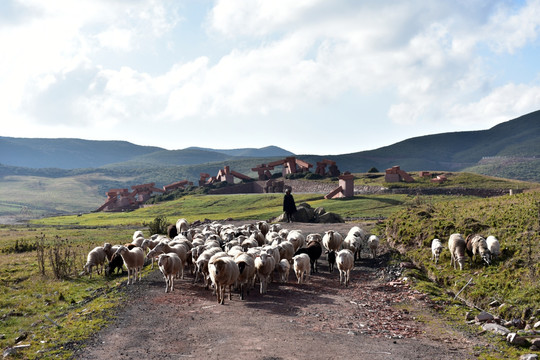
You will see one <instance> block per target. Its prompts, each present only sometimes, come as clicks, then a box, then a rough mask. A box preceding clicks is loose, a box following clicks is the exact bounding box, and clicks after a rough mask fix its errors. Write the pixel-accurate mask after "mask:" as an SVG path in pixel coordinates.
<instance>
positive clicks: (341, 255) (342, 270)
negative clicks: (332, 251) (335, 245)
mask: <svg viewBox="0 0 540 360" xmlns="http://www.w3.org/2000/svg"><path fill="white" fill-rule="evenodd" d="M336 264H337V268H338V270H339V284H340V285H341V284H344V285H345V286H349V279H350V276H351V270H352V269H353V268H354V254H353V252H352V251H351V250H349V249H343V250H340V251H339V252H338V253H337V254H336Z"/></svg>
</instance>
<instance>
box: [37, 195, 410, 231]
mask: <svg viewBox="0 0 540 360" xmlns="http://www.w3.org/2000/svg"><path fill="white" fill-rule="evenodd" d="M410 199H411V197H410V196H407V195H370V196H354V197H353V198H350V199H337V200H326V199H324V197H323V196H322V195H320V194H295V201H296V204H297V205H298V204H300V203H303V202H306V203H308V204H309V205H310V206H311V207H312V208H317V207H323V208H324V209H325V210H326V211H328V212H337V213H338V214H340V215H341V216H342V217H345V218H347V217H387V216H389V215H391V214H392V213H393V212H394V211H396V210H397V209H398V208H399V206H401V205H403V204H404V203H406V202H407V201H410ZM282 204H283V196H282V195H281V194H246V195H188V196H185V197H182V198H180V199H178V200H173V201H168V202H164V203H161V204H158V205H153V206H148V207H145V208H142V209H138V210H136V211H131V212H118V213H103V212H99V213H89V214H83V215H81V216H77V215H69V216H58V217H49V218H44V219H39V220H33V221H32V224H36V225H62V226H65V225H69V226H73V225H82V226H109V225H115V226H118V225H122V226H143V224H145V223H148V222H149V221H151V220H152V219H154V218H155V217H157V216H164V217H166V218H168V219H169V220H170V222H171V223H174V222H175V221H176V220H177V219H178V218H181V217H183V218H186V219H187V220H188V221H189V222H194V221H196V220H204V219H209V220H223V219H228V218H232V219H235V220H250V219H263V220H269V219H271V218H274V217H277V216H278V215H280V214H281V213H282Z"/></svg>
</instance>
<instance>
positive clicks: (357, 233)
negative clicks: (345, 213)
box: [345, 226, 369, 260]
mask: <svg viewBox="0 0 540 360" xmlns="http://www.w3.org/2000/svg"><path fill="white" fill-rule="evenodd" d="M348 236H354V237H355V238H356V239H358V241H359V244H358V248H359V249H358V252H357V253H355V254H354V258H355V260H356V259H360V258H361V257H362V256H361V255H362V250H363V249H366V248H367V240H368V237H369V235H368V233H367V232H366V231H365V230H364V229H362V228H361V227H359V226H353V227H352V228H351V229H350V230H349V232H348V233H347V236H346V237H345V238H347V237H348ZM350 250H351V251H352V249H350Z"/></svg>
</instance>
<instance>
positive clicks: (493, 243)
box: [486, 235, 501, 258]
mask: <svg viewBox="0 0 540 360" xmlns="http://www.w3.org/2000/svg"><path fill="white" fill-rule="evenodd" d="M486 244H487V247H488V249H489V251H490V252H491V255H492V256H493V257H494V258H496V257H499V256H500V255H501V244H500V243H499V240H498V239H497V238H496V237H495V236H493V235H489V236H488V237H487V238H486Z"/></svg>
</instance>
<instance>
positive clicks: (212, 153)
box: [0, 137, 294, 169]
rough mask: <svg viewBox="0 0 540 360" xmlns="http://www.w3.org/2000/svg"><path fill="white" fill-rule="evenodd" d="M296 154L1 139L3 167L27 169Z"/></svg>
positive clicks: (271, 149)
mask: <svg viewBox="0 0 540 360" xmlns="http://www.w3.org/2000/svg"><path fill="white" fill-rule="evenodd" d="M292 155H294V154H293V153H291V152H290V151H287V150H284V149H281V148H279V147H277V146H268V147H264V148H260V149H253V148H245V149H233V150H213V149H207V148H195V147H193V148H187V149H183V150H166V149H163V148H160V147H155V146H140V145H135V144H132V143H130V142H127V141H98V140H83V139H29V138H11V137H0V164H3V165H8V166H15V167H27V168H34V169H38V168H58V169H81V168H99V167H110V166H121V167H137V166H147V165H152V166H156V165H162V166H169V165H171V166H172V165H196V164H204V163H210V162H222V161H226V160H233V159H238V158H253V157H257V158H267V157H270V158H271V157H285V156H292Z"/></svg>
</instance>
